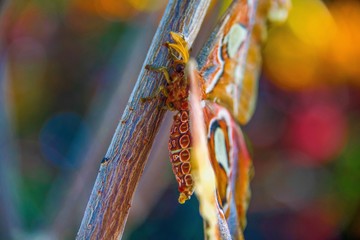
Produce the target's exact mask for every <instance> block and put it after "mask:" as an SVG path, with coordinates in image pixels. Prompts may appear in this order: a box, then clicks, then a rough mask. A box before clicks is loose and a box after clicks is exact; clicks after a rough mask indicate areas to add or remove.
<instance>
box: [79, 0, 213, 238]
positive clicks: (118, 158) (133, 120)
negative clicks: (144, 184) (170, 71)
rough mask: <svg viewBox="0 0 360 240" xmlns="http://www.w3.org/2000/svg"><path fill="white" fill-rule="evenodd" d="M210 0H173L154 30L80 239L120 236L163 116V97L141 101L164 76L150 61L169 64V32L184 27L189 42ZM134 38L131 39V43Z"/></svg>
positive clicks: (81, 228)
mask: <svg viewBox="0 0 360 240" xmlns="http://www.w3.org/2000/svg"><path fill="white" fill-rule="evenodd" d="M208 5H209V1H208V0H171V1H170V2H169V4H168V6H167V8H166V10H165V13H164V16H163V19H162V20H161V22H160V26H159V27H158V29H157V32H156V34H155V36H154V39H153V41H152V44H151V46H150V49H149V52H148V54H147V57H146V59H145V62H144V65H143V68H142V70H141V72H140V75H139V77H138V80H137V83H136V85H135V88H134V90H133V92H132V94H131V96H130V99H129V102H128V104H127V106H126V108H125V111H124V113H123V116H122V118H121V120H120V122H119V124H118V126H117V129H116V131H115V134H114V136H113V139H112V141H111V144H110V146H109V149H108V151H107V153H106V155H105V157H104V159H103V161H102V162H101V165H100V170H99V173H98V176H97V179H96V181H95V185H94V188H93V190H92V193H91V196H90V199H89V202H88V205H87V207H86V210H85V214H84V217H83V220H82V223H81V226H80V229H79V232H78V235H77V239H118V238H119V237H121V236H122V234H123V231H124V227H125V223H126V220H127V217H128V213H129V210H130V207H131V201H132V197H133V194H134V191H135V188H136V186H137V184H138V181H139V179H140V176H141V175H142V172H143V170H144V166H145V163H146V160H147V158H148V155H149V152H150V148H151V145H152V142H153V140H154V137H155V135H156V133H157V131H158V128H159V125H160V123H161V121H162V119H163V116H164V112H165V111H164V110H161V106H162V103H161V102H159V101H158V100H156V101H155V100H154V101H152V102H150V103H145V104H142V103H141V102H140V99H141V98H142V97H147V96H150V95H151V94H152V93H153V92H154V91H155V90H156V89H157V88H158V87H159V86H160V85H163V84H165V79H164V78H163V76H161V75H160V74H156V73H152V72H148V71H146V70H145V69H144V66H145V65H146V64H154V65H157V66H169V58H168V53H167V49H166V48H164V47H163V43H165V42H166V41H169V32H170V31H175V32H180V33H182V34H183V35H184V37H185V38H186V40H187V42H188V43H189V45H190V46H191V45H192V43H193V41H194V39H195V37H196V35H197V33H198V31H199V28H200V25H201V23H202V21H203V19H204V16H205V14H206V10H207V7H208ZM129 44H130V43H129Z"/></svg>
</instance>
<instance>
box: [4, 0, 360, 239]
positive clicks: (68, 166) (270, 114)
mask: <svg viewBox="0 0 360 240" xmlns="http://www.w3.org/2000/svg"><path fill="white" fill-rule="evenodd" d="M224 2H226V4H228V2H229V1H224ZM221 4H222V2H221V1H218V2H214V4H213V7H212V8H211V14H209V15H208V19H207V20H206V21H205V23H204V25H203V28H204V29H211V26H208V25H207V23H209V22H211V23H212V22H215V20H213V19H210V18H216V17H217V15H218V14H217V12H216V11H219V12H222V11H223V9H224V7H222V6H221ZM165 7H166V2H165V1H161V0H152V1H148V0H74V1H66V0H52V1H48V0H26V1H25V0H16V1H2V2H1V3H0V31H1V39H0V216H1V218H0V239H20V240H22V239H74V237H75V235H76V232H77V230H78V228H79V225H80V222H81V219H82V216H83V213H84V210H85V206H86V203H87V200H88V197H89V195H90V192H91V189H92V186H93V183H94V180H95V178H96V174H97V170H98V168H99V165H100V161H101V159H102V157H103V155H104V154H105V152H106V150H107V147H108V146H109V144H110V140H111V137H112V134H113V133H114V130H115V128H116V124H117V123H118V121H119V119H120V117H121V115H122V111H123V110H124V107H125V105H126V103H127V101H128V98H129V95H130V93H131V90H132V88H133V86H134V84H135V81H136V78H137V75H138V73H139V71H140V70H141V67H142V64H143V61H144V59H145V56H146V53H147V50H148V47H149V45H150V43H151V39H152V37H153V35H154V32H155V31H156V27H157V25H158V22H159V19H160V18H161V16H162V13H163V10H164V9H165ZM359 26H360V1H356V0H324V1H320V0H292V8H291V11H290V14H289V18H288V20H287V22H286V23H285V24H283V25H277V24H274V25H271V26H270V31H269V33H268V41H267V42H266V43H265V44H264V46H263V72H262V75H261V79H260V84H259V96H258V103H257V108H256V112H255V116H254V118H253V119H252V120H251V122H250V123H249V124H248V125H247V126H246V127H245V128H244V132H245V134H246V136H247V138H248V139H249V142H250V148H251V152H252V154H253V162H254V165H255V177H254V179H253V181H252V199H251V202H250V209H249V212H248V225H247V229H246V231H245V236H246V238H247V239H260V240H261V239H279V240H281V239H284V240H287V239H310V240H312V239H314V240H328V239H329V240H335V239H360V187H359V183H360V147H359V146H360V44H359V42H360V28H359ZM201 33H202V34H203V35H201V36H199V37H198V39H199V40H197V41H198V42H195V47H194V49H193V53H192V54H195V53H196V51H197V48H198V46H201V45H202V43H201V42H199V41H200V40H201V39H203V40H206V38H207V37H206V36H207V34H208V33H206V31H201ZM170 120H171V113H169V114H168V116H167V118H166V120H165V121H164V124H163V126H162V128H161V129H160V133H159V134H158V137H157V139H156V141H155V144H154V146H153V151H152V153H151V158H150V160H149V161H148V164H147V166H146V169H145V171H144V175H143V177H142V179H141V182H140V184H139V186H138V189H137V192H136V195H135V198H134V201H133V205H132V208H131V212H130V217H129V220H128V225H127V228H126V231H125V235H124V239H202V238H203V232H202V231H203V223H202V220H201V217H200V215H199V212H198V202H197V200H196V199H195V197H194V198H192V199H191V200H190V201H189V202H188V203H186V204H185V205H179V204H178V203H177V197H178V193H177V183H176V181H175V179H174V176H173V175H172V173H171V166H170V163H169V160H168V156H167V137H168V132H169V126H170V125H169V122H170Z"/></svg>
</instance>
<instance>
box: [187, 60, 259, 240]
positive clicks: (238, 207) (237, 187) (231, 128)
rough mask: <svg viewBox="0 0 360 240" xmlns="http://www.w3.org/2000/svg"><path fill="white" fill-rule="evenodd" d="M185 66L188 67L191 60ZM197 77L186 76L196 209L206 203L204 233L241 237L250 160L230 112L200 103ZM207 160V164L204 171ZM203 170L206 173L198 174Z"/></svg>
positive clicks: (240, 133) (212, 103)
mask: <svg viewBox="0 0 360 240" xmlns="http://www.w3.org/2000/svg"><path fill="white" fill-rule="evenodd" d="M189 68H192V67H191V63H190V67H189ZM199 78H201V76H200V75H199V74H198V73H197V72H194V71H193V72H192V77H189V79H190V83H191V93H190V96H191V99H190V105H191V114H190V120H191V121H190V122H191V128H192V133H193V144H194V145H193V149H194V150H193V151H194V154H192V156H193V159H192V161H193V164H192V165H193V166H194V171H193V173H194V178H195V179H194V180H195V183H196V188H195V192H196V193H197V195H198V198H199V201H200V208H202V207H204V205H205V206H208V207H207V208H206V209H207V210H206V212H207V213H206V214H205V213H202V215H203V217H204V219H205V223H206V224H205V226H206V228H205V230H206V231H205V232H206V233H209V232H210V233H214V232H215V233H216V230H217V232H219V233H220V234H217V235H220V236H221V239H228V237H229V236H231V239H243V229H244V228H245V225H246V217H245V214H246V210H247V206H248V200H249V198H250V190H249V185H250V179H251V175H252V163H251V159H250V157H249V154H248V151H247V148H246V144H245V141H244V137H243V135H242V132H241V129H240V128H239V126H238V124H237V123H236V121H235V120H234V119H233V117H232V115H231V113H230V112H229V111H228V110H227V109H226V108H225V107H223V106H221V105H219V104H217V103H214V102H212V101H209V100H202V101H201V102H200V99H201V88H200V86H199V84H198V83H199V82H202V81H201V79H199ZM200 106H201V107H200ZM209 163H211V167H207V168H208V169H207V170H206V166H207V165H209ZM197 166H201V167H197ZM204 171H207V173H203V174H201V173H202V172H204ZM204 179H205V180H204ZM210 179H212V180H210ZM214 179H215V182H214ZM204 189H205V190H204ZM209 206H210V207H209ZM211 209H212V210H215V211H216V214H215V215H216V217H214V214H213V215H212V217H211V216H209V212H211ZM210 235H211V234H208V236H210Z"/></svg>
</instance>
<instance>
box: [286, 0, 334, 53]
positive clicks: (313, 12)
mask: <svg viewBox="0 0 360 240" xmlns="http://www.w3.org/2000/svg"><path fill="white" fill-rule="evenodd" d="M288 25H289V27H290V29H291V30H292V31H293V32H294V34H295V35H296V36H297V37H298V38H299V39H301V40H302V41H303V42H304V43H306V44H308V45H309V46H311V47H314V48H317V49H319V50H326V49H327V47H328V43H329V41H330V39H332V37H333V36H334V34H335V30H336V27H335V23H334V20H333V18H332V17H331V14H330V12H329V11H328V9H327V8H326V6H325V5H324V3H323V2H322V1H320V0H293V8H292V9H291V11H290V14H289V18H288Z"/></svg>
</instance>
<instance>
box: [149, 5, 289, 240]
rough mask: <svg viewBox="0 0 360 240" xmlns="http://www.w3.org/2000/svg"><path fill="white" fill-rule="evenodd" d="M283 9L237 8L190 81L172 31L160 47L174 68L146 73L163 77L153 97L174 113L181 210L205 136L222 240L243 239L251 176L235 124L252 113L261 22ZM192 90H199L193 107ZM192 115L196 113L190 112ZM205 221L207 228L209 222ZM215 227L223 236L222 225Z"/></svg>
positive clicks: (184, 47) (184, 49) (180, 40)
mask: <svg viewBox="0 0 360 240" xmlns="http://www.w3.org/2000/svg"><path fill="white" fill-rule="evenodd" d="M284 3H285V1H284V0H273V1H270V0H269V1H262V3H261V4H260V5H259V6H257V1H256V0H238V1H234V2H233V3H232V4H231V6H230V7H229V9H228V11H227V12H226V13H225V15H224V17H223V18H222V19H221V20H220V22H219V24H218V26H217V27H216V28H215V30H214V31H213V33H212V34H211V36H210V38H209V40H208V42H207V43H206V44H205V45H204V47H203V49H202V50H201V52H200V54H199V55H198V57H197V59H196V60H197V63H198V68H197V69H194V67H192V70H191V71H192V72H191V73H190V75H192V77H189V71H187V67H188V63H189V59H190V54H189V47H188V44H187V42H186V40H185V39H184V37H183V36H182V35H181V34H179V33H175V32H170V36H171V42H167V43H166V44H165V46H166V47H167V48H168V52H169V55H170V58H171V60H172V62H171V66H170V67H169V68H166V67H154V66H149V65H148V66H146V68H147V69H148V70H150V71H157V72H161V73H162V74H164V76H165V79H166V81H167V84H166V85H164V86H161V87H160V88H159V91H158V93H157V94H155V97H156V96H163V97H164V98H165V105H166V109H168V110H171V111H175V112H176V114H175V116H174V121H173V124H172V126H171V131H170V139H169V144H168V148H169V155H170V162H171V164H172V170H173V172H174V175H175V177H176V180H177V182H178V189H179V192H180V196H179V202H180V203H184V202H185V201H186V200H188V199H189V198H190V197H191V195H192V194H193V192H194V189H195V187H196V181H194V175H193V174H192V171H193V167H194V166H193V164H192V160H191V159H192V146H193V140H194V139H198V137H199V136H198V135H199V134H200V133H201V134H204V135H205V136H201V137H205V138H206V146H205V148H206V149H207V154H206V156H207V158H208V159H207V160H208V161H209V162H211V166H212V172H213V174H214V176H215V185H216V186H215V191H214V194H213V195H211V194H212V193H211V194H210V198H212V199H210V201H212V202H214V203H215V204H214V205H215V207H216V209H217V213H216V214H217V218H218V219H217V221H218V222H225V223H226V228H227V230H226V231H227V232H226V233H223V234H221V233H219V234H220V235H222V238H227V237H230V236H231V238H233V239H242V238H243V235H242V232H243V229H244V228H245V225H246V217H245V214H246V210H247V208H248V202H249V198H250V188H249V186H250V179H251V177H252V173H253V170H252V161H251V158H250V155H249V152H248V150H247V146H246V143H245V140H244V136H243V133H242V131H241V129H240V125H244V124H246V123H247V122H248V121H249V120H250V118H251V116H252V115H253V113H254V107H255V102H256V98H257V85H258V83H257V78H258V75H259V67H260V62H261V58H260V45H261V41H262V36H261V34H262V33H263V31H262V30H263V29H264V28H265V22H266V19H267V18H266V15H267V13H268V12H269V11H270V10H271V9H272V7H273V5H274V4H275V5H276V6H277V7H279V6H281V7H282V6H283V4H284ZM257 7H259V11H258V12H257V11H256V10H257ZM253 31H254V32H253ZM190 87H191V88H192V89H196V90H195V91H194V92H195V93H196V94H194V93H193V95H194V97H193V100H191V101H190V99H189V90H190ZM149 99H151V97H150V98H146V99H144V100H149ZM196 99H197V100H196ZM199 106H200V107H199ZM193 109H197V112H195V113H194V112H192V113H191V111H193ZM199 109H200V110H199ZM197 115H198V116H200V118H201V121H202V123H201V124H194V125H196V127H195V128H194V126H191V124H192V123H195V122H198V121H197V120H198V119H197V118H198V117H197ZM191 129H193V131H191ZM200 129H201V130H204V131H200ZM197 167H198V168H201V166H197ZM200 198H201V196H200ZM204 219H205V226H206V227H205V228H207V227H209V226H210V225H211V224H210V223H209V221H211V220H209V219H208V220H209V221H208V222H206V220H207V219H206V218H204ZM216 227H217V228H218V232H219V231H220V232H221V229H220V228H221V226H219V225H218V224H217V226H216ZM209 228H210V227H209ZM219 229H220V230H219Z"/></svg>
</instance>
